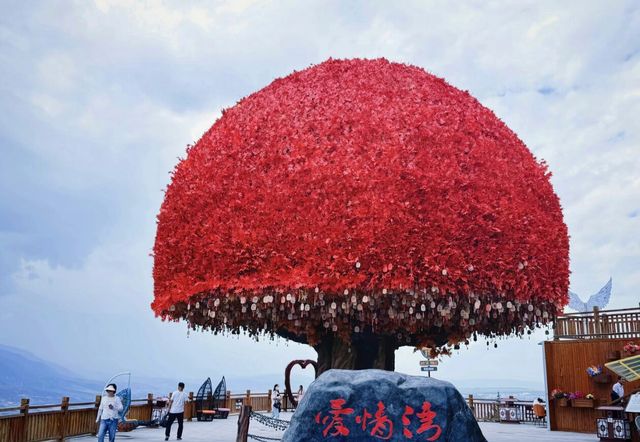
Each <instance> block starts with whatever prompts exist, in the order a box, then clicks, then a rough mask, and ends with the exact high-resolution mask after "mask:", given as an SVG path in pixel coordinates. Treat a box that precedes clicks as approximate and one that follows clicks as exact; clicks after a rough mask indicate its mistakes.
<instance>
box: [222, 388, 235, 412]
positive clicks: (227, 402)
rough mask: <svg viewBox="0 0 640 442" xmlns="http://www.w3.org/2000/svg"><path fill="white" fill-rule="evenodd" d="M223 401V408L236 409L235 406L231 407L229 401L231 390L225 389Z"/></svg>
mask: <svg viewBox="0 0 640 442" xmlns="http://www.w3.org/2000/svg"><path fill="white" fill-rule="evenodd" d="M224 402H225V407H224V408H228V409H229V410H233V411H234V412H235V411H236V410H235V408H233V407H232V405H233V404H232V403H231V390H227V397H226V398H225V400H224Z"/></svg>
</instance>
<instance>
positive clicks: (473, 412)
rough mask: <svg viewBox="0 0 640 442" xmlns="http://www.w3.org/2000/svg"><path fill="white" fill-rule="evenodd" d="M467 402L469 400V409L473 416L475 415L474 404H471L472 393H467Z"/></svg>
mask: <svg viewBox="0 0 640 442" xmlns="http://www.w3.org/2000/svg"><path fill="white" fill-rule="evenodd" d="M468 402H469V408H470V409H471V413H472V414H473V416H474V417H475V415H476V408H475V406H474V405H473V395H472V394H470V395H469V399H468Z"/></svg>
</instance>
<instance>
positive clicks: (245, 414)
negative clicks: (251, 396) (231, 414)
mask: <svg viewBox="0 0 640 442" xmlns="http://www.w3.org/2000/svg"><path fill="white" fill-rule="evenodd" d="M250 419H251V406H250V405H243V406H242V409H241V410H240V416H238V435H237V436H236V442H247V435H248V434H249V420H250Z"/></svg>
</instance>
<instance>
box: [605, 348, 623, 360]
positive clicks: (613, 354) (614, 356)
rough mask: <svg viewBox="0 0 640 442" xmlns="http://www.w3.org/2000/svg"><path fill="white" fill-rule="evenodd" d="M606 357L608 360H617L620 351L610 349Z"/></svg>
mask: <svg viewBox="0 0 640 442" xmlns="http://www.w3.org/2000/svg"><path fill="white" fill-rule="evenodd" d="M607 359H609V362H612V361H617V360H618V359H620V352H619V351H618V350H615V351H610V352H609V354H608V355H607Z"/></svg>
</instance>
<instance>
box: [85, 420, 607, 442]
mask: <svg viewBox="0 0 640 442" xmlns="http://www.w3.org/2000/svg"><path fill="white" fill-rule="evenodd" d="M290 417H291V413H282V414H281V418H283V419H290ZM237 422H238V418H237V416H230V417H229V419H227V420H215V421H213V422H185V426H184V434H183V435H182V440H183V441H184V442H235V440H236V431H237ZM480 427H481V428H482V432H483V433H484V436H485V437H486V438H487V440H488V441H489V442H542V441H544V442H556V441H557V442H596V441H597V440H598V438H596V437H595V435H589V434H579V433H564V432H557V431H552V432H551V431H547V430H546V429H545V428H540V427H535V426H533V425H509V424H498V423H486V422H481V423H480ZM176 430H177V426H176V425H174V426H173V428H172V435H171V436H172V437H171V439H170V440H171V441H175V439H176ZM249 433H251V434H256V435H259V436H267V437H279V436H281V435H282V432H281V431H275V430H272V429H270V428H267V427H264V426H262V425H260V424H258V423H257V422H255V421H252V422H251V427H250V429H249ZM116 439H117V440H119V441H121V442H126V441H129V440H130V441H131V442H134V441H136V442H137V441H140V442H143V441H148V442H156V441H157V442H161V441H164V428H140V429H137V430H134V431H131V432H129V433H118V436H117V438H116ZM95 440H96V438H95V437H91V436H83V437H79V438H74V441H77V442H80V441H95Z"/></svg>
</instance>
